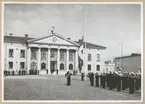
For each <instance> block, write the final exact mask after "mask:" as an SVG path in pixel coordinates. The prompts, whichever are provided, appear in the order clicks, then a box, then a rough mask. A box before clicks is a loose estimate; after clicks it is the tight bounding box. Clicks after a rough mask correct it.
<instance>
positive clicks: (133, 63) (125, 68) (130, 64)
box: [115, 53, 141, 73]
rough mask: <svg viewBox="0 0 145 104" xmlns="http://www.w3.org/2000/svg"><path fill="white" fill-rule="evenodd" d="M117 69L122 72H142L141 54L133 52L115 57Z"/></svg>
mask: <svg viewBox="0 0 145 104" xmlns="http://www.w3.org/2000/svg"><path fill="white" fill-rule="evenodd" d="M115 70H117V71H122V72H128V73H130V72H134V73H140V72H141V54H134V53H133V54H131V55H129V56H123V57H116V58H115Z"/></svg>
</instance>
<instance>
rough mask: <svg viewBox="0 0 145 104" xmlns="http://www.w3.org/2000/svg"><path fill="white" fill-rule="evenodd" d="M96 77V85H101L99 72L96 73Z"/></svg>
mask: <svg viewBox="0 0 145 104" xmlns="http://www.w3.org/2000/svg"><path fill="white" fill-rule="evenodd" d="M95 78H96V87H99V73H97V72H96V73H95Z"/></svg>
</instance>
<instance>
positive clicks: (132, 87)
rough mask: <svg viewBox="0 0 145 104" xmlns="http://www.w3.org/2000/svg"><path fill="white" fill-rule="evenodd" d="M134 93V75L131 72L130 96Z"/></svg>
mask: <svg viewBox="0 0 145 104" xmlns="http://www.w3.org/2000/svg"><path fill="white" fill-rule="evenodd" d="M133 93H134V73H133V72H131V73H130V76H129V94H133Z"/></svg>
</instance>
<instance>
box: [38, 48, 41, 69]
mask: <svg viewBox="0 0 145 104" xmlns="http://www.w3.org/2000/svg"><path fill="white" fill-rule="evenodd" d="M37 60H38V63H37V66H38V68H37V69H38V70H40V69H41V48H38V57H37Z"/></svg>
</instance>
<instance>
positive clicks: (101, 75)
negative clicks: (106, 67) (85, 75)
mask: <svg viewBox="0 0 145 104" xmlns="http://www.w3.org/2000/svg"><path fill="white" fill-rule="evenodd" d="M102 77H103V73H101V74H100V85H101V86H102V85H103V84H102Z"/></svg>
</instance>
